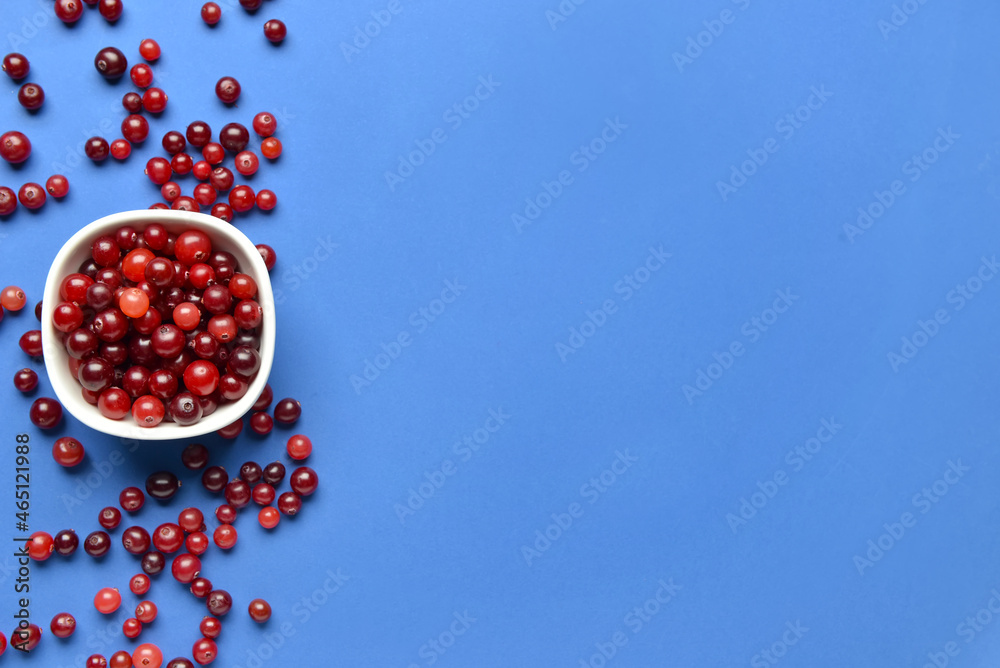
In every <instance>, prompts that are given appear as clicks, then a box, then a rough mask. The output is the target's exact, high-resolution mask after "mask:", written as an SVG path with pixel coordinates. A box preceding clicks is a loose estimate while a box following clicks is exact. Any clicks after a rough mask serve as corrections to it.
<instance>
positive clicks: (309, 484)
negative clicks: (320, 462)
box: [288, 466, 319, 496]
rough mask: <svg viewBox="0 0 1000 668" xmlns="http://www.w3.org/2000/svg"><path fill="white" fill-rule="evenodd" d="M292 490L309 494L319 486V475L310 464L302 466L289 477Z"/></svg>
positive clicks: (300, 493) (301, 493) (303, 494)
mask: <svg viewBox="0 0 1000 668" xmlns="http://www.w3.org/2000/svg"><path fill="white" fill-rule="evenodd" d="M288 480H289V483H290V484H291V486H292V491H293V492H295V493H296V494H298V495H299V496H309V495H311V494H313V493H314V492H315V491H316V489H317V488H318V487H319V476H317V475H316V471H314V470H313V469H311V468H309V467H308V466H300V467H299V468H297V469H295V470H294V471H292V474H291V475H290V476H289V478H288Z"/></svg>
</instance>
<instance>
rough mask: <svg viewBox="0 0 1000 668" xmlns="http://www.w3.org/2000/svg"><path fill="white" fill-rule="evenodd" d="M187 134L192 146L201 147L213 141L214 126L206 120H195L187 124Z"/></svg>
mask: <svg viewBox="0 0 1000 668" xmlns="http://www.w3.org/2000/svg"><path fill="white" fill-rule="evenodd" d="M185 136H186V137H187V140H188V143H190V144H191V146H194V147H195V148H201V147H203V146H205V145H206V144H208V143H209V142H210V141H212V128H211V127H210V126H209V125H208V123H206V122H204V121H194V122H193V123H191V124H189V125H188V126H187V132H186V133H185Z"/></svg>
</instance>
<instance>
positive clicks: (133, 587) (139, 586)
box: [128, 573, 152, 596]
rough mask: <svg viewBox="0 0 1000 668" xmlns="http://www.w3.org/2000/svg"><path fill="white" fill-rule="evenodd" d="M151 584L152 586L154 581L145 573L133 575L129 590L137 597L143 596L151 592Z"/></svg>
mask: <svg viewBox="0 0 1000 668" xmlns="http://www.w3.org/2000/svg"><path fill="white" fill-rule="evenodd" d="M150 584H152V581H151V580H150V579H149V576H148V575H146V574H145V573H138V574H136V575H133V576H132V579H131V580H129V583H128V588H129V590H130V591H131V592H132V593H133V594H135V595H136V596H142V595H143V594H145V593H146V592H148V591H149V586H150Z"/></svg>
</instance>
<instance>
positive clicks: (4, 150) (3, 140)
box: [0, 130, 31, 165]
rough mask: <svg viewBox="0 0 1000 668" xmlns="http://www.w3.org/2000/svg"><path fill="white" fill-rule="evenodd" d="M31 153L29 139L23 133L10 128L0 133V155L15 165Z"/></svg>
mask: <svg viewBox="0 0 1000 668" xmlns="http://www.w3.org/2000/svg"><path fill="white" fill-rule="evenodd" d="M30 155H31V141H29V140H28V138H27V137H26V136H24V134H23V133H21V132H17V131H16V130H11V131H10V132H5V133H3V134H2V135H0V157H2V158H3V159H4V160H6V161H7V162H9V163H10V164H12V165H17V164H20V163H22V162H24V161H25V160H27V159H28V156H30Z"/></svg>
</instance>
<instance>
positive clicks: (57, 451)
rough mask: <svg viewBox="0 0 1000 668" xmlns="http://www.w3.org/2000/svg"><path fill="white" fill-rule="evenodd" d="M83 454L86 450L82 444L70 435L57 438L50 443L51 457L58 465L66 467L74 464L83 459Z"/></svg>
mask: <svg viewBox="0 0 1000 668" xmlns="http://www.w3.org/2000/svg"><path fill="white" fill-rule="evenodd" d="M84 456H86V452H85V451H84V448H83V445H82V444H81V443H80V441H78V440H76V439H75V438H72V437H70V436H63V437H62V438H57V439H56V442H55V443H53V444H52V458H53V459H55V460H56V463H58V464H59V465H60V466H65V467H67V468H69V467H71V466H76V465H77V464H79V463H80V462H82V461H83V458H84Z"/></svg>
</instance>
